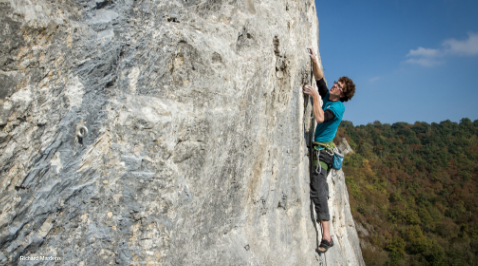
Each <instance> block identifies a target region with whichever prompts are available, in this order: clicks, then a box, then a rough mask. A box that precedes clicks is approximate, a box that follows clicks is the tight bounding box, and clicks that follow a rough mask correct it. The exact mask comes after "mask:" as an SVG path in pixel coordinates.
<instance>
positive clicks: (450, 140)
mask: <svg viewBox="0 0 478 266" xmlns="http://www.w3.org/2000/svg"><path fill="white" fill-rule="evenodd" d="M342 138H345V139H346V140H347V141H348V142H349V144H350V146H351V147H352V148H353V150H354V151H355V153H352V154H349V155H347V156H345V159H344V166H343V170H344V172H345V178H346V182H347V188H348V191H349V195H350V203H351V209H352V214H353V216H354V219H355V221H356V222H358V223H360V224H361V225H362V226H363V227H364V230H359V236H360V239H361V243H362V252H363V255H364V259H365V262H366V264H367V265H478V176H477V174H478V120H475V121H473V122H472V121H471V120H470V119H468V118H463V119H462V120H461V121H460V123H454V122H451V121H449V120H446V121H443V122H440V123H439V124H438V123H432V124H431V125H430V124H428V123H426V122H416V123H415V124H413V125H412V124H408V123H404V122H398V123H394V124H392V125H390V124H382V123H381V122H379V121H375V122H374V123H369V124H367V125H360V126H354V125H353V123H352V122H350V121H342V123H341V125H340V127H339V130H338V132H337V136H336V140H335V142H336V143H338V142H340V141H341V139H342Z"/></svg>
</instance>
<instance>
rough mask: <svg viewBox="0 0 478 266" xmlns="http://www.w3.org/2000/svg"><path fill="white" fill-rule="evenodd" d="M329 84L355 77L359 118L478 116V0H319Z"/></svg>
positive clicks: (354, 117) (354, 110)
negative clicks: (341, 77) (342, 77)
mask: <svg viewBox="0 0 478 266" xmlns="http://www.w3.org/2000/svg"><path fill="white" fill-rule="evenodd" d="M316 6H317V16H318V18H319V39H320V41H319V52H320V56H321V58H322V64H323V66H324V73H325V78H326V79H327V81H328V84H329V86H330V85H331V84H332V82H333V81H334V80H337V79H338V78H339V77H340V76H348V77H349V78H351V79H353V80H354V82H355V84H356V88H357V91H356V94H355V96H354V98H353V99H352V100H351V101H349V102H347V103H345V108H346V110H345V114H344V118H343V119H344V120H349V121H352V122H353V123H354V125H359V124H367V123H372V122H374V121H375V120H379V121H380V122H382V123H390V124H391V123H395V122H408V123H415V122H416V121H425V122H428V123H431V122H441V121H444V120H447V119H449V120H451V121H454V122H459V121H460V120H461V119H462V118H464V117H467V118H470V119H471V120H472V121H473V120H476V119H478V85H477V84H478V80H476V79H478V1H477V0H473V1H471V0H426V1H425V0H423V1H422V0H415V1H412V0H405V1H399V0H395V1H393V0H380V1H379V0H364V1H356V0H355V1H352V0H334V1H320V0H319V1H316ZM475 80H476V81H475Z"/></svg>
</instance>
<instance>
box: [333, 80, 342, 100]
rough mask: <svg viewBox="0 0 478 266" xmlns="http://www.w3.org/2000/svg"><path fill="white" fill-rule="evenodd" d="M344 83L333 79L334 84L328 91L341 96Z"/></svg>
mask: <svg viewBox="0 0 478 266" xmlns="http://www.w3.org/2000/svg"><path fill="white" fill-rule="evenodd" d="M343 92H344V84H343V83H342V82H340V81H339V82H337V81H334V85H333V86H332V88H330V91H329V93H330V94H332V95H335V96H338V97H343V96H344V95H343Z"/></svg>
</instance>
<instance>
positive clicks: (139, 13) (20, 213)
mask: <svg viewBox="0 0 478 266" xmlns="http://www.w3.org/2000/svg"><path fill="white" fill-rule="evenodd" d="M0 15H1V16H0V20H1V24H0V25H1V27H2V29H1V30H0V53H1V56H0V150H1V155H0V193H1V194H0V206H2V207H1V208H2V209H1V210H0V248H1V250H0V264H5V265H16V264H20V265H34V264H36V263H38V261H25V260H20V257H21V256H31V257H34V256H54V257H59V258H61V261H57V262H54V261H53V262H51V261H50V262H47V265H53V264H55V263H56V264H59V265H60V264H61V265H107V264H120V265H139V264H141V265H144V264H146V265H313V264H314V265H315V264H317V263H318V262H319V261H320V260H321V259H322V258H321V257H319V256H318V255H317V254H316V253H315V252H314V249H315V248H316V245H317V230H316V224H315V223H314V222H313V220H312V217H311V213H310V210H311V208H310V199H309V188H308V184H309V174H308V173H309V158H308V157H307V155H308V153H307V146H306V142H307V138H308V137H309V136H310V135H311V132H310V130H311V129H312V128H313V126H314V125H313V123H312V122H311V119H310V116H311V106H310V104H309V103H308V100H307V98H306V99H304V96H303V93H302V91H301V86H302V84H304V83H305V82H310V79H311V76H310V63H309V58H308V56H307V54H306V49H305V48H306V47H308V46H313V47H316V48H317V42H318V21H317V16H316V11H315V5H314V2H313V1H309V0H306V1H293V0H286V1H253V0H246V1H235V0H230V1H226V0H212V1H193V0H172V1H156V0H54V1H50V0H48V1H47V0H36V1H33V0H0ZM82 126H86V127H87V128H88V131H89V133H88V135H86V137H84V138H79V137H78V136H77V131H78V130H79V128H80V127H82ZM330 181H331V182H332V183H333V184H331V188H333V189H332V191H333V192H332V194H331V202H332V203H331V205H332V211H333V219H334V220H333V228H334V233H335V235H336V243H337V244H336V246H335V247H334V248H332V249H331V250H330V251H329V252H328V253H327V258H326V259H327V265H360V264H363V260H362V257H361V252H360V248H359V245H358V239H357V237H356V232H355V227H354V224H353V220H352V217H351V215H350V210H349V209H348V195H347V192H346V187H345V183H344V178H343V174H342V173H341V172H337V173H333V174H331V176H330Z"/></svg>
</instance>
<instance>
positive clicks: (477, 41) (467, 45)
mask: <svg viewBox="0 0 478 266" xmlns="http://www.w3.org/2000/svg"><path fill="white" fill-rule="evenodd" d="M442 45H443V46H445V47H446V48H445V49H446V51H447V53H451V54H457V55H477V54H478V33H473V32H469V33H468V39H466V40H463V41H459V40H456V39H448V40H445V41H444V42H443V44H442Z"/></svg>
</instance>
